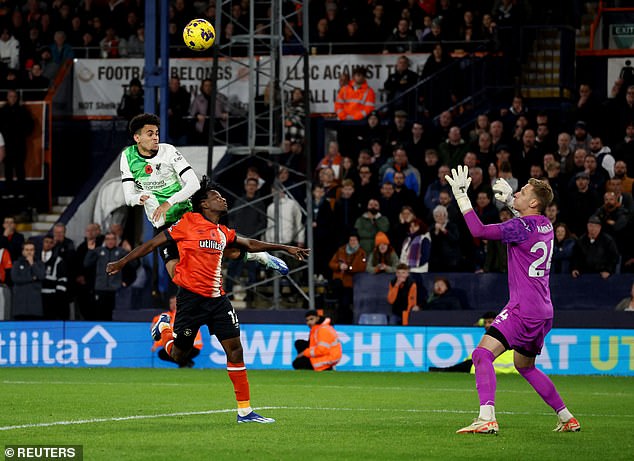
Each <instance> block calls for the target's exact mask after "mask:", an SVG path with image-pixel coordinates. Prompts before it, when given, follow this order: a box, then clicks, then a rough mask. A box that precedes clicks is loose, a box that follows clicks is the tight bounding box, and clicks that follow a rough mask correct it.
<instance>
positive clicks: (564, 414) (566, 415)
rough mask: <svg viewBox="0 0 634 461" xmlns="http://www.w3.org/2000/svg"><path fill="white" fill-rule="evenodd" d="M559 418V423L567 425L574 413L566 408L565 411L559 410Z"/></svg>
mask: <svg viewBox="0 0 634 461" xmlns="http://www.w3.org/2000/svg"><path fill="white" fill-rule="evenodd" d="M557 416H559V421H561V422H562V423H567V422H568V421H570V420H571V419H572V413H570V411H569V410H568V408H566V407H564V408H563V410H559V411H558V412H557Z"/></svg>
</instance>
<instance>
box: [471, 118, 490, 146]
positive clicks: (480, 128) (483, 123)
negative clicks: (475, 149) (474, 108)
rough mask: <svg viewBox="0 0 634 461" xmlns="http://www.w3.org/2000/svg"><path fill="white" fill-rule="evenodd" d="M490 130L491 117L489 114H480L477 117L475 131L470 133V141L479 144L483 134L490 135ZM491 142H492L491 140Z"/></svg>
mask: <svg viewBox="0 0 634 461" xmlns="http://www.w3.org/2000/svg"><path fill="white" fill-rule="evenodd" d="M490 130H491V122H490V120H489V116H488V115H487V114H479V115H478V116H477V117H476V121H475V126H474V127H473V130H471V131H469V141H470V142H471V143H474V142H477V141H478V139H479V138H480V135H481V134H482V133H489V131H490ZM489 134H490V133H489ZM489 140H491V138H489Z"/></svg>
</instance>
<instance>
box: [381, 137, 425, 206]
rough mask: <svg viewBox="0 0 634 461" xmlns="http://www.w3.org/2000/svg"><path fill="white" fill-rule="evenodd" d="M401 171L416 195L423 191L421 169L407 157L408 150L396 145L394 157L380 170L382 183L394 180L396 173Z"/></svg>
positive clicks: (406, 182) (406, 183)
mask: <svg viewBox="0 0 634 461" xmlns="http://www.w3.org/2000/svg"><path fill="white" fill-rule="evenodd" d="M397 171H400V172H401V173H403V175H405V186H406V187H407V188H408V189H410V190H411V191H413V192H414V193H415V194H416V196H418V195H420V191H421V176H420V171H418V170H417V169H416V168H414V167H413V166H412V165H410V164H409V162H408V159H407V152H406V151H405V148H404V147H403V146H402V145H398V146H396V147H395V149H394V152H393V157H392V159H391V160H389V161H388V162H386V163H385V165H383V166H382V167H381V169H380V170H379V178H381V179H380V181H381V183H386V182H390V183H393V182H394V174H395V173H396V172H397Z"/></svg>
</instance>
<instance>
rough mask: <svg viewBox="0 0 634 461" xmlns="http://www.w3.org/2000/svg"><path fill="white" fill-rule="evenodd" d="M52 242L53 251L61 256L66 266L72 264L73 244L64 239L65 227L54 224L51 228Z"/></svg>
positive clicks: (73, 256) (58, 223) (73, 255)
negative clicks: (53, 244) (53, 243)
mask: <svg viewBox="0 0 634 461" xmlns="http://www.w3.org/2000/svg"><path fill="white" fill-rule="evenodd" d="M53 240H54V241H55V246H54V248H53V251H54V252H55V254H57V255H58V256H61V257H62V259H63V260H64V261H66V264H67V265H70V264H72V261H73V260H74V258H75V244H74V243H73V241H72V240H71V239H69V238H68V237H66V225H65V224H64V223H62V222H56V223H55V225H54V226H53Z"/></svg>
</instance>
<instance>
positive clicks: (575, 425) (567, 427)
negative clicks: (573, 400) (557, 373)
mask: <svg viewBox="0 0 634 461" xmlns="http://www.w3.org/2000/svg"><path fill="white" fill-rule="evenodd" d="M513 361H514V363H515V368H516V369H517V371H518V372H519V374H520V375H522V377H523V378H524V379H525V380H526V381H528V383H529V384H530V385H531V386H533V389H535V392H537V393H538V394H539V396H540V397H541V398H542V399H543V400H544V402H546V404H547V405H548V406H550V407H551V408H552V409H553V410H555V413H557V418H558V419H559V421H558V423H557V426H556V427H555V429H553V431H554V432H579V431H580V430H581V425H580V424H579V421H577V419H576V418H575V417H574V416H572V413H570V411H569V410H568V408H567V407H566V405H565V404H564V401H563V400H562V398H561V397H560V395H559V392H557V388H556V387H555V385H554V384H553V382H552V381H551V379H550V378H549V377H548V376H546V374H545V373H544V372H543V371H541V370H540V369H538V368H537V367H535V357H527V356H525V355H523V354H521V353H520V352H518V351H514V353H513Z"/></svg>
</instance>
